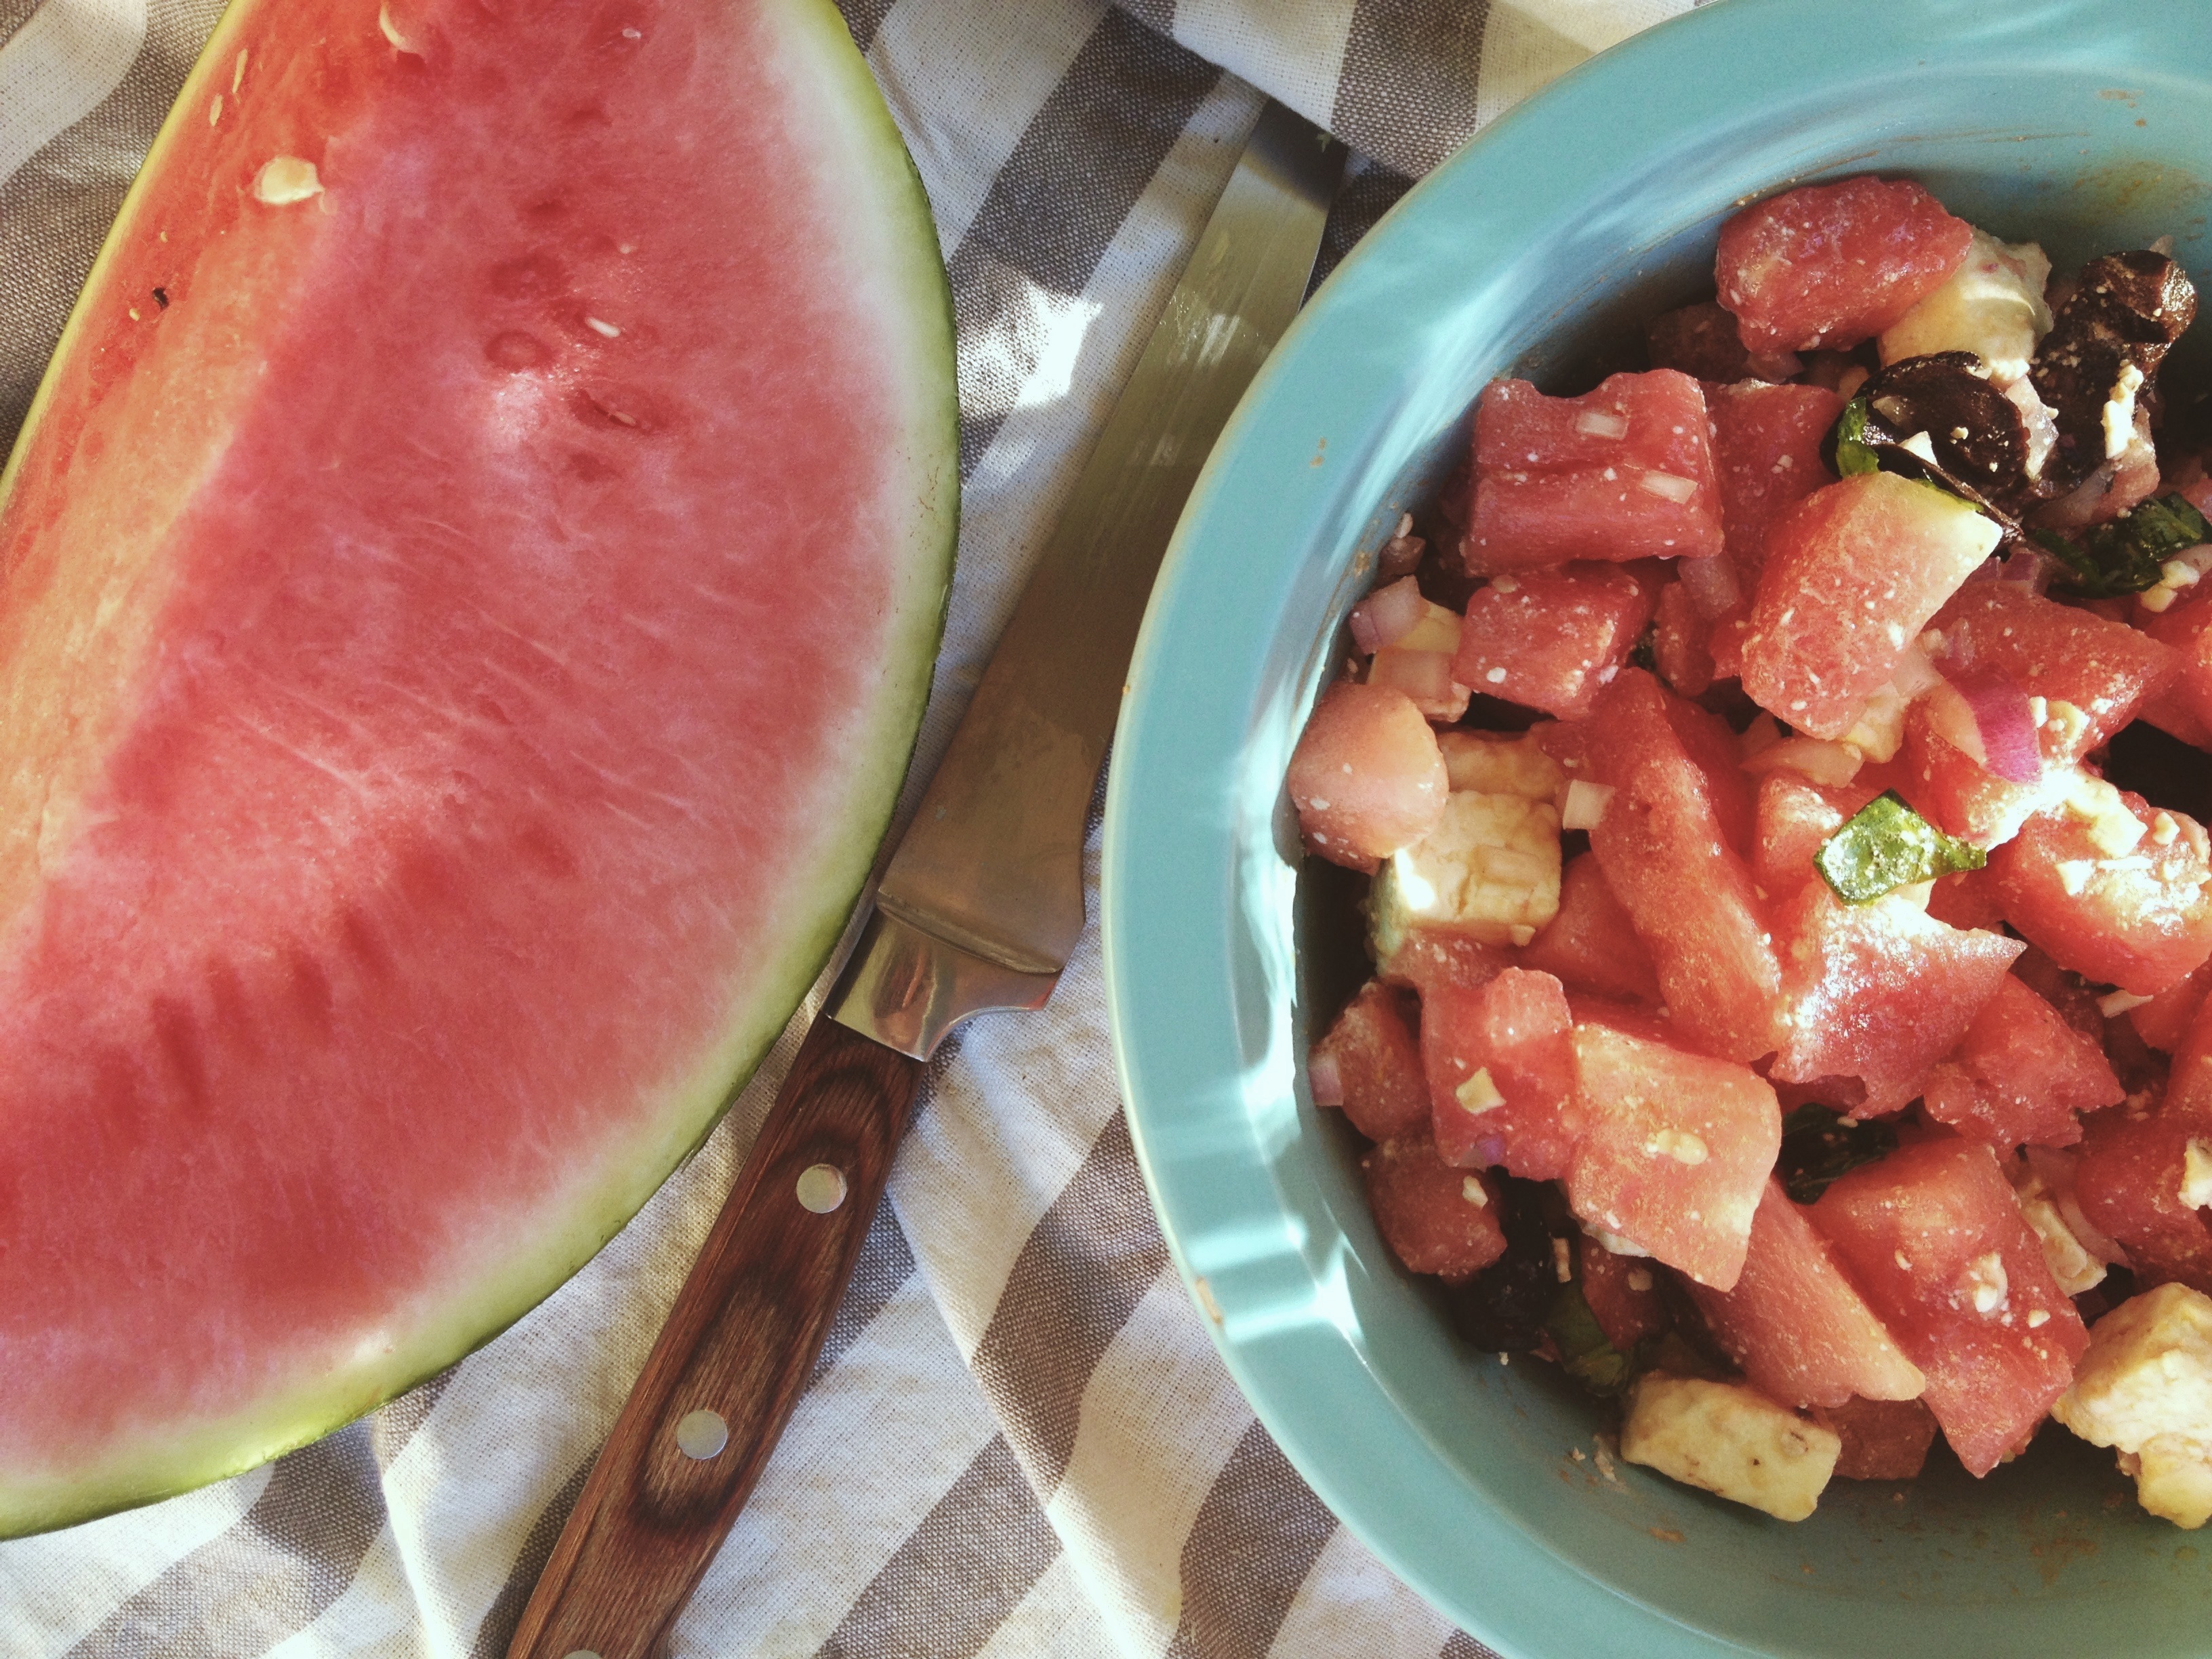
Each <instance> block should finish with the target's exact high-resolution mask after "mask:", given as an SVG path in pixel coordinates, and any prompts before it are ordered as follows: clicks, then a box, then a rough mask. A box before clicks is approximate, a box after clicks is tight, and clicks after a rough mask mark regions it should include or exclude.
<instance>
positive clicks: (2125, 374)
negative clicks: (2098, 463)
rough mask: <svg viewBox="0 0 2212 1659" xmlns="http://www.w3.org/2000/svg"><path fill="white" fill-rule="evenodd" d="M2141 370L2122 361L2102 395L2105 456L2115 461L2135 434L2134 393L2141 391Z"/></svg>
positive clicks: (2125, 451) (2126, 448) (2126, 449)
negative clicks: (2105, 392)
mask: <svg viewBox="0 0 2212 1659" xmlns="http://www.w3.org/2000/svg"><path fill="white" fill-rule="evenodd" d="M2142 383H2143V372H2142V370H2141V369H2140V368H2136V366H2135V365H2134V364H2133V363H2122V364H2121V365H2120V372H2119V374H2118V377H2117V378H2116V379H2114V380H2113V381H2112V391H2111V392H2108V393H2107V394H2106V398H2105V459H2106V460H2108V461H2117V460H2118V459H2120V457H2121V456H2123V455H2124V454H2126V453H2128V443H2129V441H2130V439H2132V438H2133V437H2134V436H2135V435H2136V392H2140V391H2142Z"/></svg>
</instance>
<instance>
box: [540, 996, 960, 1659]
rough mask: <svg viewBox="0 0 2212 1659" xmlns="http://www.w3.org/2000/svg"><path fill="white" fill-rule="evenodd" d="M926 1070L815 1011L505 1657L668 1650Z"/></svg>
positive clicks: (751, 1473)
mask: <svg viewBox="0 0 2212 1659" xmlns="http://www.w3.org/2000/svg"><path fill="white" fill-rule="evenodd" d="M920 1085H921V1061H920V1060H910V1059H908V1057H907V1056H906V1055H904V1054H898V1053H896V1052H894V1051H893V1050H891V1049H890V1048H884V1047H883V1046H882V1045H881V1044H879V1043H875V1042H870V1041H869V1040H868V1039H867V1038H866V1037H864V1036H858V1035H857V1034H855V1033H854V1032H852V1031H848V1030H846V1029H845V1028H844V1027H843V1026H842V1025H839V1024H836V1022H835V1021H833V1020H831V1019H829V1018H826V1017H825V1018H820V1019H817V1020H816V1021H815V1022H814V1025H813V1028H812V1029H811V1030H809V1031H808V1032H807V1034H806V1041H805V1043H804V1044H803V1045H802V1046H801V1048H799V1057H798V1059H797V1060H794V1061H793V1064H792V1068H791V1075H790V1076H789V1077H787V1079H785V1080H784V1085H783V1089H782V1091H781V1093H779V1094H778V1095H777V1096H776V1099H775V1106H774V1107H773V1108H772V1109H770V1110H769V1115H768V1121H767V1122H766V1123H764V1124H763V1126H762V1127H761V1133H760V1139H758V1140H757V1141H756V1142H755V1143H754V1145H753V1150H752V1154H751V1156H750V1157H749V1158H746V1160H745V1164H744V1169H743V1170H741V1171H740V1172H739V1173H738V1181H737V1185H736V1186H735V1187H733V1188H732V1189H731V1192H730V1196H729V1199H728V1200H727V1201H726V1203H725V1204H724V1205H723V1206H722V1213H721V1214H720V1217H718V1218H716V1220H715V1222H714V1231H713V1232H712V1233H711V1234H709V1235H708V1239H707V1243H706V1248H705V1249H702V1251H701V1252H700V1254H699V1261H698V1263H697V1265H696V1266H695V1267H693V1268H692V1269H691V1276H690V1278H689V1279H685V1280H684V1289H683V1290H682V1291H681V1292H679V1293H678V1296H677V1298H676V1305H675V1306H674V1307H673V1308H672V1309H671V1310H670V1311H669V1316H668V1322H667V1324H666V1325H665V1327H664V1328H662V1330H661V1333H660V1340H659V1341H658V1342H656V1343H655V1344H654V1345H653V1352H652V1355H651V1356H650V1357H649V1358H647V1360H646V1362H645V1370H644V1371H643V1373H642V1374H641V1375H640V1376H639V1377H638V1379H637V1385H636V1387H635V1388H634V1389H631V1390H630V1396H629V1402H628V1403H627V1404H626V1405H624V1406H623V1412H622V1415H621V1416H620V1417H619V1418H617V1419H616V1420H615V1426H614V1432H613V1433H612V1434H611V1435H610V1436H608V1437H607V1443H606V1445H605V1447H604V1448H603V1449H601V1451H600V1453H599V1462H598V1463H597V1464H596V1465H594V1466H593V1468H592V1474H591V1479H590V1480H588V1481H586V1483H585V1486H584V1490H583V1493H582V1495H581V1496H580V1497H579V1498H577V1500H576V1507H575V1510H574V1512H573V1513H572V1514H571V1515H570V1516H569V1517H568V1525H567V1527H566V1528H563V1529H562V1534H561V1539H560V1542H559V1543H557V1544H556V1545H555V1547H554V1549H553V1553H552V1556H551V1558H550V1559H548V1560H547V1562H546V1564H545V1571H544V1573H543V1574H541V1575H540V1576H539V1577H538V1588H537V1589H535V1590H534V1591H533V1592H532V1595H531V1597H530V1605H529V1606H528V1607H526V1608H525V1609H524V1610H523V1614H522V1622H521V1623H520V1625H519V1626H516V1628H515V1632H514V1640H513V1643H512V1644H510V1645H509V1646H508V1648H507V1659H568V1656H569V1655H571V1654H595V1655H597V1656H599V1659H653V1656H656V1655H657V1654H658V1653H659V1651H660V1649H661V1645H662V1644H663V1643H664V1642H665V1640H666V1638H667V1636H668V1632H669V1631H670V1629H671V1627H672V1626H674V1624H675V1622H676V1619H677V1616H678V1614H679V1613H682V1612H683V1610H684V1603H685V1602H687V1601H690V1599H691V1592H692V1590H693V1589H695V1588H696V1587H697V1585H698V1583H699V1579H700V1577H701V1576H702V1574H704V1573H705V1571H707V1564H708V1562H709V1561H711V1560H713V1559H714V1552H715V1551H716V1550H717V1549H718V1548H720V1546H721V1542H722V1540H723V1538H724V1536H725V1535H726V1534H727V1533H728V1532H729V1529H730V1523H731V1522H733V1521H734V1520H736V1519H737V1515H738V1510H740V1509H742V1508H743V1507H744V1502H745V1498H747V1497H748V1496H749V1495H750V1493H751V1492H752V1489H753V1483H754V1481H755V1480H757V1479H759V1476H760V1472H761V1469H762V1468H763V1465H765V1464H766V1463H767V1462H768V1458H769V1453H770V1452H772V1451H773V1450H774V1449H775V1443H776V1440H777V1438H778V1437H779V1436H781V1434H782V1432H783V1425H784V1424H785V1423H786V1422H787V1420H788V1419H789V1418H790V1416H791V1409H792V1407H793V1405H794V1404H796V1403H797V1401H798V1399H799V1391H800V1390H801V1389H804V1388H805V1385H806V1379H807V1376H808V1375H809V1373H811V1371H812V1370H813V1368H814V1361H815V1359H816V1358H817V1356H818V1355H819V1354H820V1352H821V1351H822V1340H823V1337H824V1336H825V1335H826V1334H828V1333H829V1322H830V1319H831V1317H832V1316H834V1315H835V1314H836V1310H837V1304H838V1303H839V1302H840V1301H842V1299H843V1297H844V1294H845V1285H846V1284H847V1282H848V1280H849V1279H851V1278H852V1276H853V1262H854V1257H855V1256H856V1255H858V1254H859V1253H860V1240H861V1238H862V1237H863V1236H864V1235H865V1234H866V1232H867V1230H868V1223H869V1220H870V1218H872V1216H873V1215H874V1214H875V1210H876V1206H877V1205H878V1202H880V1201H881V1200H882V1198H883V1191H884V1182H885V1181H886V1180H887V1179H888V1178H889V1176H890V1164H891V1155H892V1153H893V1152H895V1151H896V1148H897V1146H898V1140H899V1136H900V1134H901V1133H902V1131H903V1130H904V1129H905V1127H906V1120H907V1114H908V1111H909V1110H910V1109H911V1108H912V1106H913V1104H914V1097H915V1090H916V1089H917V1088H918V1087H919V1086H920ZM833 1172H834V1173H833ZM840 1181H842V1189H843V1190H842V1197H841V1198H840V1197H839V1194H838V1188H839V1183H840ZM832 1198H838V1201H837V1202H836V1204H835V1205H834V1206H833V1207H829V1208H827V1209H824V1208H823V1205H824V1204H825V1203H826V1202H827V1201H828V1200H830V1199H832ZM699 1413H714V1417H717V1418H719V1419H720V1421H721V1424H722V1425H726V1432H727V1435H728V1440H727V1443H726V1444H724V1445H723V1446H721V1447H720V1449H719V1450H715V1449H713V1448H714V1441H715V1439H716V1438H717V1432H716V1429H717V1425H716V1424H715V1423H714V1421H713V1420H712V1419H709V1418H708V1417H705V1416H703V1415H699ZM702 1451H706V1452H708V1454H709V1455H704V1456H702V1455H697V1454H699V1453H701V1452H702Z"/></svg>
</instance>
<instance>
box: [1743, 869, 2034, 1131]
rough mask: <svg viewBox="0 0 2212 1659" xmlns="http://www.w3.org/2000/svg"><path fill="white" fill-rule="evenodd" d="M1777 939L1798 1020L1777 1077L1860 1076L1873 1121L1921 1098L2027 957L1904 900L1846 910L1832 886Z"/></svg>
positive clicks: (1807, 896)
mask: <svg viewBox="0 0 2212 1659" xmlns="http://www.w3.org/2000/svg"><path fill="white" fill-rule="evenodd" d="M1774 937H1775V941H1776V943H1777V945H1778V946H1779V947H1780V949H1781V951H1782V963H1783V973H1784V985H1785V987H1786V989H1787V992H1788V999H1789V1001H1788V1008H1789V1012H1788V1016H1787V1030H1788V1036H1787V1039H1786V1040H1785V1041H1784V1043H1783V1045H1782V1049H1781V1052H1780V1053H1779V1054H1777V1055H1776V1056H1775V1058H1774V1065H1773V1067H1772V1075H1773V1077H1774V1078H1775V1079H1776V1080H1778V1081H1779V1082H1787V1083H1811V1082H1814V1081H1815V1080H1816V1079H1820V1078H1826V1077H1855V1078H1857V1079H1861V1080H1862V1081H1863V1083H1864V1084H1865V1085H1866V1091H1867V1095H1866V1102H1865V1105H1864V1110H1865V1111H1867V1112H1868V1113H1869V1114H1880V1113H1883V1112H1892V1111H1895V1110H1896V1109H1898V1108H1899V1107H1901V1106H1903V1105H1905V1104H1906V1103H1909V1102H1910V1101H1911V1099H1912V1097H1914V1096H1915V1095H1916V1094H1917V1093H1918V1092H1919V1091H1920V1085H1921V1083H1922V1080H1923V1079H1925V1078H1926V1077H1927V1075H1928V1073H1929V1070H1930V1069H1931V1068H1932V1067H1933V1066H1935V1065H1936V1061H1938V1060H1942V1058H1943V1057H1944V1056H1945V1055H1946V1054H1949V1053H1950V1052H1951V1051H1952V1049H1954V1048H1956V1047H1957V1046H1958V1045H1959V1043H1960V1041H1961V1039H1963V1038H1964V1037H1965V1036H1966V1031H1967V1029H1968V1027H1969V1026H1971V1025H1972V1023H1973V1019H1974V1016H1975V1015H1977V1014H1978V1013H1979V1012H1981V1010H1982V1007H1983V1006H1984V1004H1985V1003H1987V1002H1988V1001H1989V1000H1990V998H1991V997H1994V996H1995V995H1996V994H1997V990H1998V987H2000V986H2001V985H2002V983H2003V982H2004V978H2005V970H2006V969H2008V968H2009V967H2011V966H2012V963H2013V959H2014V958H2015V957H2017V956H2019V955H2020V953H2021V951H2022V950H2023V949H2024V948H2025V947H2024V946H2023V945H2021V942H2020V941H2019V940H2018V939H2004V938H2002V937H2000V936H1998V935H1997V934H1995V933H1963V932H1961V931H1960V930H1959V929H1958V928H1955V927H1947V926H1946V925H1945V924H1943V923H1942V922H1940V921H1936V920H1935V919H1934V918H1933V917H1931V916H1929V915H1928V914H1927V912H1925V911H1924V910H1922V909H1920V908H1918V907H1917V906H1916V905H1914V904H1913V903H1912V902H1911V900H1910V899H1907V898H1905V897H1903V896H1899V895H1896V894H1892V895H1890V896H1887V897H1886V898H1880V899H1876V900H1875V902H1873V903H1871V904H1844V903H1843V902H1841V901H1839V900H1838V898H1837V897H1836V896H1835V895H1834V894H1833V893H1832V892H1830V891H1829V890H1828V888H1827V886H1826V884H1825V883H1822V882H1813V883H1808V884H1807V885H1806V886H1805V887H1804V888H1803V889H1802V890H1801V891H1800V892H1799V893H1798V895H1797V896H1796V898H1794V899H1792V900H1791V901H1790V902H1788V903H1787V904H1784V905H1783V906H1781V907H1780V908H1778V910H1777V911H1776V913H1775V921H1774Z"/></svg>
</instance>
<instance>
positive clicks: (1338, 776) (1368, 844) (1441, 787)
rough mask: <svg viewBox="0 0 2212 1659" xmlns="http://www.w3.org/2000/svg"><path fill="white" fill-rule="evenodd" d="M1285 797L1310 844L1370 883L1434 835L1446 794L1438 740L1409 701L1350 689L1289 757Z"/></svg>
mask: <svg viewBox="0 0 2212 1659" xmlns="http://www.w3.org/2000/svg"><path fill="white" fill-rule="evenodd" d="M1289 788H1290V794H1291V805H1294V806H1296V807H1297V813H1298V829H1299V831H1300V832H1301V833H1302V834H1303V835H1304V837H1305V842H1306V845H1307V846H1308V847H1310V848H1312V849H1313V850H1314V851H1315V852H1316V853H1318V854H1321V856H1322V857H1323V858H1325V859H1327V860H1329V861H1330V862H1331V863H1334V864H1341V865H1346V866H1350V867H1351V868H1352V869H1354V870H1364V871H1365V872H1368V873H1369V874H1370V875H1372V874H1373V873H1374V872H1375V870H1376V866H1378V865H1379V864H1380V863H1381V862H1382V861H1383V860H1384V859H1387V858H1389V856H1390V855H1391V854H1393V853H1395V852H1397V851H1399V850H1400V849H1401V848H1407V847H1410V846H1412V845H1413V843H1414V842H1417V841H1419V840H1420V839H1421V837H1422V836H1425V835H1427V834H1428V833H1429V831H1430V830H1431V829H1435V828H1436V825H1437V820H1438V819H1439V818H1441V817H1443V811H1444V798H1445V795H1446V794H1447V793H1449V790H1448V781H1447V779H1446V777H1445V774H1444V763H1443V755H1442V753H1441V752H1439V751H1438V750H1437V734H1436V733H1435V732H1432V731H1431V730H1430V729H1429V723H1428V721H1427V720H1425V719H1423V718H1422V715H1421V711H1420V710H1419V708H1416V707H1415V706H1414V703H1413V699H1412V698H1411V697H1408V696H1407V695H1406V694H1405V693H1404V692H1402V691H1399V690H1394V689H1392V688H1391V687H1389V686H1384V685H1359V684H1354V683H1353V682H1352V681H1349V680H1340V681H1338V682H1337V683H1336V684H1334V685H1332V686H1330V687H1329V688H1328V690H1326V691H1324V692H1322V695H1321V701H1320V702H1317V703H1316V704H1315V705H1314V711H1313V714H1312V715H1311V717H1310V718H1309V719H1308V720H1307V721H1306V729H1305V730H1304V732H1301V733H1300V734H1299V737H1298V746H1297V749H1296V750H1293V751H1292V752H1291V767H1290V779H1289Z"/></svg>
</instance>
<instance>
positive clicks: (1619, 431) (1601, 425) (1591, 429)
mask: <svg viewBox="0 0 2212 1659" xmlns="http://www.w3.org/2000/svg"><path fill="white" fill-rule="evenodd" d="M1575 430H1576V431H1577V432H1579V433H1581V434H1582V435H1583V436H1584V437H1587V438H1626V436H1627V435H1628V417H1627V416H1626V415H1615V414H1612V413H1609V412H1608V411H1607V410H1602V409H1586V410H1583V412H1582V413H1581V414H1579V415H1577V416H1575Z"/></svg>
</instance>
